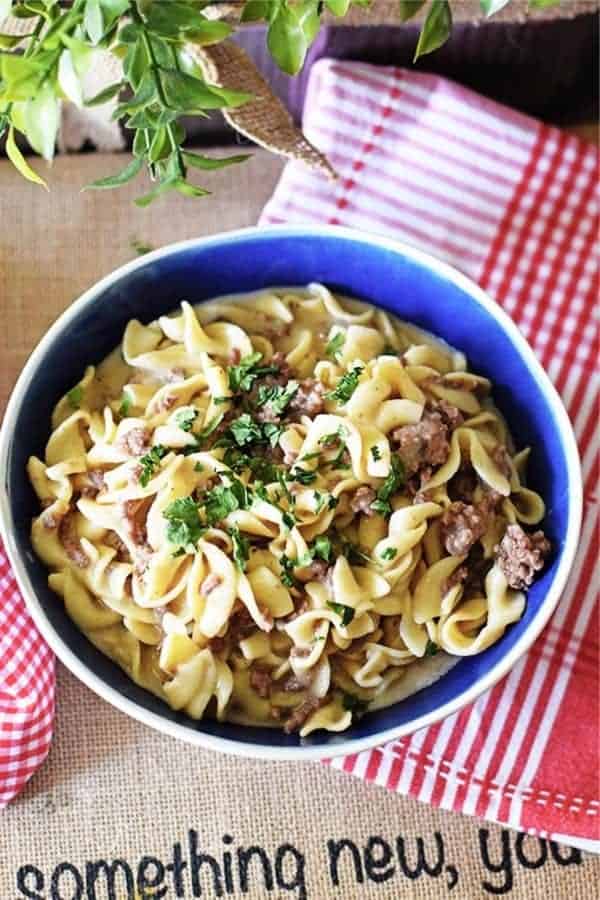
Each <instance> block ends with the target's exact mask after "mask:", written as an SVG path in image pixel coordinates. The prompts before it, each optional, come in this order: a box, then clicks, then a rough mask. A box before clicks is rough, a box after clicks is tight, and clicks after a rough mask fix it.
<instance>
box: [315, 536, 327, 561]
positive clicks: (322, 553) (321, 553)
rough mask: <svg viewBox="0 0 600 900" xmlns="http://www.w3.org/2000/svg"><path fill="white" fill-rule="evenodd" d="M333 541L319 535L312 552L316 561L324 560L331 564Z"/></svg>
mask: <svg viewBox="0 0 600 900" xmlns="http://www.w3.org/2000/svg"><path fill="white" fill-rule="evenodd" d="M331 551H332V547H331V541H330V540H329V538H328V537H326V536H325V535H324V534H320V535H318V537H317V538H315V542H314V544H313V545H312V552H313V555H314V557H315V558H316V559H323V560H324V561H325V562H329V561H330V559H331Z"/></svg>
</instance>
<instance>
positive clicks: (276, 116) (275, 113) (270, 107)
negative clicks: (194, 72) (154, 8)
mask: <svg viewBox="0 0 600 900" xmlns="http://www.w3.org/2000/svg"><path fill="white" fill-rule="evenodd" d="M188 49H189V50H190V53H191V54H192V56H193V57H194V58H195V59H196V61H197V62H198V64H199V65H200V66H201V68H202V71H203V72H204V76H205V78H206V79H207V80H208V81H209V82H210V83H211V84H216V85H218V86H219V87H225V88H233V89H235V90H239V91H245V92H247V93H249V94H252V97H253V99H252V100H250V101H249V102H248V103H245V104H244V105H243V106H240V107H239V108H238V109H227V110H224V111H223V114H224V117H225V119H226V121H227V122H229V124H230V125H231V126H232V127H233V128H235V130H236V131H239V132H240V134H243V135H245V136H246V137H248V138H250V139H251V140H252V141H254V142H255V143H256V144H259V145H260V146H261V147H265V149H267V150H270V151H271V152H272V153H278V154H279V155H280V156H286V157H288V158H289V159H295V160H299V161H301V162H303V163H306V165H308V166H310V168H312V169H315V170H316V171H319V172H322V173H323V174H324V175H326V176H327V177H329V178H335V177H336V173H335V171H334V169H333V167H332V166H331V164H330V162H329V160H328V159H327V158H326V157H325V156H324V155H323V154H322V153H321V152H320V151H319V150H317V148H316V147H315V146H313V144H311V143H310V141H309V140H308V139H307V138H306V137H305V136H304V134H303V133H302V132H301V131H300V129H299V128H297V127H296V126H295V125H294V122H293V120H292V117H291V115H290V114H289V112H288V111H287V109H286V108H285V106H284V105H283V103H282V102H281V100H279V99H278V98H277V97H276V96H275V94H274V93H273V92H272V90H271V89H270V87H269V85H268V84H267V82H266V81H265V79H264V78H263V77H262V75H261V74H260V72H259V71H258V70H257V68H256V67H255V65H254V63H253V62H252V61H251V59H250V57H249V56H248V54H247V53H246V52H245V51H244V50H242V48H241V47H238V46H237V44H234V43H233V42H232V41H224V42H223V43H222V44H215V45H214V46H212V47H202V48H200V47H189V48H188Z"/></svg>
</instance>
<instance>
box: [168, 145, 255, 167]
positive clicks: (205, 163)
mask: <svg viewBox="0 0 600 900" xmlns="http://www.w3.org/2000/svg"><path fill="white" fill-rule="evenodd" d="M251 155H252V154H251V153H245V154H243V155H241V156H225V157H216V158H215V157H212V156H202V155H201V154H199V153H190V152H189V151H187V150H184V152H183V158H184V160H185V162H186V163H187V164H188V166H192V167H193V168H194V169H202V170H203V171H205V172H210V171H213V170H214V169H224V168H225V166H233V165H235V164H236V163H241V162H245V161H246V160H247V159H250V157H251Z"/></svg>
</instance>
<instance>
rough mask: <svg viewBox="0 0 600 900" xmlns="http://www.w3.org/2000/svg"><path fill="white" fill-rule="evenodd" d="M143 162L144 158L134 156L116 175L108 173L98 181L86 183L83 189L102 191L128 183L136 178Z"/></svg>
mask: <svg viewBox="0 0 600 900" xmlns="http://www.w3.org/2000/svg"><path fill="white" fill-rule="evenodd" d="M143 164H144V163H143V160H141V159H138V158H137V157H134V158H133V159H132V160H131V162H130V163H129V165H128V166H126V167H125V168H124V169H123V171H122V172H118V173H117V174H116V175H107V176H106V178H99V179H98V181H92V183H91V184H88V185H86V186H85V187H84V188H83V190H84V191H98V190H100V191H101V190H107V189H108V188H114V187H121V185H123V184H127V182H128V181H132V179H134V178H135V176H136V175H137V174H138V172H139V171H140V169H141V168H142V166H143Z"/></svg>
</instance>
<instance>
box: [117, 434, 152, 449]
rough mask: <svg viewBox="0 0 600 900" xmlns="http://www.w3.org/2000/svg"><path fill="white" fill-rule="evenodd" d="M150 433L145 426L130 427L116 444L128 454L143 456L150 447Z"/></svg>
mask: <svg viewBox="0 0 600 900" xmlns="http://www.w3.org/2000/svg"><path fill="white" fill-rule="evenodd" d="M150 439H151V435H150V432H149V430H148V429H147V428H142V427H136V428H130V429H129V431H127V432H126V433H125V434H124V435H122V436H121V438H120V439H119V442H118V446H119V448H120V449H121V450H123V451H124V452H125V453H127V455H128V456H143V455H144V453H147V452H148V450H149V449H150Z"/></svg>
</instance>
